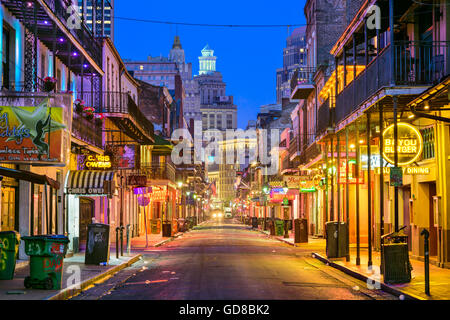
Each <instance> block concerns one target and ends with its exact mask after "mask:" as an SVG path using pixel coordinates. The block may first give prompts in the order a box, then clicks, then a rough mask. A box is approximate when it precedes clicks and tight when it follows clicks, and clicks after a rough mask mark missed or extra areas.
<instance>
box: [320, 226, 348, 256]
mask: <svg viewBox="0 0 450 320" xmlns="http://www.w3.org/2000/svg"><path fill="white" fill-rule="evenodd" d="M325 230H326V239H327V245H326V247H327V248H326V250H327V257H328V258H344V257H347V255H348V225H347V223H346V222H337V221H330V222H327V223H326V224H325Z"/></svg>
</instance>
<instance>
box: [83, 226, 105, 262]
mask: <svg viewBox="0 0 450 320" xmlns="http://www.w3.org/2000/svg"><path fill="white" fill-rule="evenodd" d="M109 231H110V227H109V225H107V224H101V223H93V224H90V225H88V231H87V242H86V253H85V255H84V263H85V264H88V265H99V264H101V263H108V262H109V249H110V245H109Z"/></svg>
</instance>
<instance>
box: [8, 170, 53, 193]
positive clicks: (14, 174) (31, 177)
mask: <svg viewBox="0 0 450 320" xmlns="http://www.w3.org/2000/svg"><path fill="white" fill-rule="evenodd" d="M0 176H4V177H9V178H13V179H17V180H23V181H29V182H32V183H36V184H48V185H49V186H50V187H52V188H54V189H59V187H60V184H59V182H58V181H55V180H53V179H51V178H49V177H47V176H44V175H40V174H37V173H33V172H30V171H25V170H16V169H10V168H4V167H0Z"/></svg>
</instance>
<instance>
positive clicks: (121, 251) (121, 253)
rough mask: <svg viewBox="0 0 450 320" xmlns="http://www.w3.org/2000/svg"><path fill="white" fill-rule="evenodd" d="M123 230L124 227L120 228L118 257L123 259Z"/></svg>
mask: <svg viewBox="0 0 450 320" xmlns="http://www.w3.org/2000/svg"><path fill="white" fill-rule="evenodd" d="M123 229H125V228H124V226H120V256H121V257H123Z"/></svg>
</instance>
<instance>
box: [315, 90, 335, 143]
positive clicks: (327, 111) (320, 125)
mask: <svg viewBox="0 0 450 320" xmlns="http://www.w3.org/2000/svg"><path fill="white" fill-rule="evenodd" d="M332 100H333V97H330V98H328V99H327V100H325V101H324V102H323V103H322V104H321V105H320V107H319V109H318V111H317V118H318V121H317V128H316V135H317V136H321V135H323V134H324V133H326V131H327V129H328V128H329V127H331V122H330V121H331V104H330V103H331V101H332Z"/></svg>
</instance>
